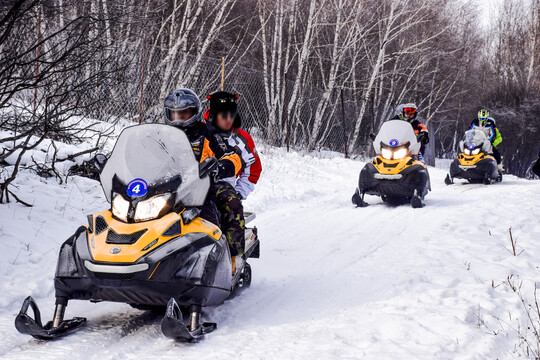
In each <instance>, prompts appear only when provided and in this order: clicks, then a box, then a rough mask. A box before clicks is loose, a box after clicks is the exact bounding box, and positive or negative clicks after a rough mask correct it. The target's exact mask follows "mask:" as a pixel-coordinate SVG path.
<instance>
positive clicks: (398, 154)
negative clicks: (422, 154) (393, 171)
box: [394, 148, 409, 159]
mask: <svg viewBox="0 0 540 360" xmlns="http://www.w3.org/2000/svg"><path fill="white" fill-rule="evenodd" d="M407 155H409V150H407V148H401V149H397V150H396V151H394V159H403V158H404V157H405V156H407Z"/></svg>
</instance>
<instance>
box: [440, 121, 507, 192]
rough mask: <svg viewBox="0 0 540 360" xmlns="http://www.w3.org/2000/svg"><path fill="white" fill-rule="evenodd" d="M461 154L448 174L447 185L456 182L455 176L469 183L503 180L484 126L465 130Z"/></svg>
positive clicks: (460, 143)
mask: <svg viewBox="0 0 540 360" xmlns="http://www.w3.org/2000/svg"><path fill="white" fill-rule="evenodd" d="M459 149H460V154H459V155H458V157H457V159H455V160H454V161H453V162H452V164H450V173H449V174H448V175H446V178H445V179H444V182H445V183H446V185H450V184H453V183H454V179H455V178H459V179H466V180H468V181H469V183H482V182H483V183H484V184H486V185H488V184H492V183H493V182H495V181H502V174H501V173H500V172H499V169H498V167H497V161H496V160H495V158H494V157H493V155H492V153H493V150H492V145H491V142H490V141H489V139H488V138H487V136H486V133H485V131H483V129H482V128H479V127H475V128H473V129H471V130H468V131H466V132H465V135H464V136H463V140H461V141H460V142H459Z"/></svg>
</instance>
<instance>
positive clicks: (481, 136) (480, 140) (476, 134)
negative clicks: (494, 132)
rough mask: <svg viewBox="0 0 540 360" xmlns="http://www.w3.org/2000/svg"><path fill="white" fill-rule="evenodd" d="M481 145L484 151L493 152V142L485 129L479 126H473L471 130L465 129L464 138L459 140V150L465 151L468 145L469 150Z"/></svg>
mask: <svg viewBox="0 0 540 360" xmlns="http://www.w3.org/2000/svg"><path fill="white" fill-rule="evenodd" d="M479 146H482V151H483V152H485V153H491V143H490V141H489V140H488V138H487V136H486V134H485V133H484V131H482V130H481V129H479V128H473V129H471V130H468V131H465V135H464V136H463V140H461V141H460V142H459V150H460V151H461V152H463V150H464V148H465V147H467V148H468V149H469V150H472V149H475V148H477V147H479Z"/></svg>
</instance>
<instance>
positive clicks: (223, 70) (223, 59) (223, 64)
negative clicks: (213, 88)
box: [221, 57, 225, 91]
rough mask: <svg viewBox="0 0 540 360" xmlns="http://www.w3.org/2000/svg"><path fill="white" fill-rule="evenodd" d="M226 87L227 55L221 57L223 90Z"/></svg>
mask: <svg viewBox="0 0 540 360" xmlns="http://www.w3.org/2000/svg"><path fill="white" fill-rule="evenodd" d="M224 88H225V57H222V58H221V91H223V89H224Z"/></svg>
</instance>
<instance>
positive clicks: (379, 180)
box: [352, 120, 431, 208]
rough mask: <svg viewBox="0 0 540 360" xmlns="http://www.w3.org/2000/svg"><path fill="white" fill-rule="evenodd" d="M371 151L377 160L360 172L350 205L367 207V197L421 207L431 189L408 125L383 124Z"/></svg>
mask: <svg viewBox="0 0 540 360" xmlns="http://www.w3.org/2000/svg"><path fill="white" fill-rule="evenodd" d="M373 147H374V148H375V152H376V153H377V155H378V156H377V157H376V158H375V159H373V161H372V162H370V163H367V164H366V165H365V166H364V168H363V169H362V171H361V172H360V179H359V181H358V188H357V189H356V192H355V194H354V195H353V197H352V202H353V204H356V205H357V206H359V207H364V206H367V205H368V204H367V203H366V202H365V201H364V195H365V194H370V195H378V196H381V198H382V200H383V201H384V202H386V203H389V204H392V205H400V204H405V203H410V204H411V206H412V207H413V208H419V207H423V206H424V197H425V196H426V194H427V192H428V190H431V185H430V181H429V173H428V171H427V168H426V166H425V165H424V164H423V163H422V162H420V161H418V151H419V150H420V143H419V142H418V140H417V139H416V135H415V133H414V131H413V128H412V127H411V125H410V124H409V123H407V122H404V121H401V120H390V121H387V122H385V123H383V125H382V126H381V129H380V130H379V133H378V134H377V136H376V137H375V140H374V141H373Z"/></svg>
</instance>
